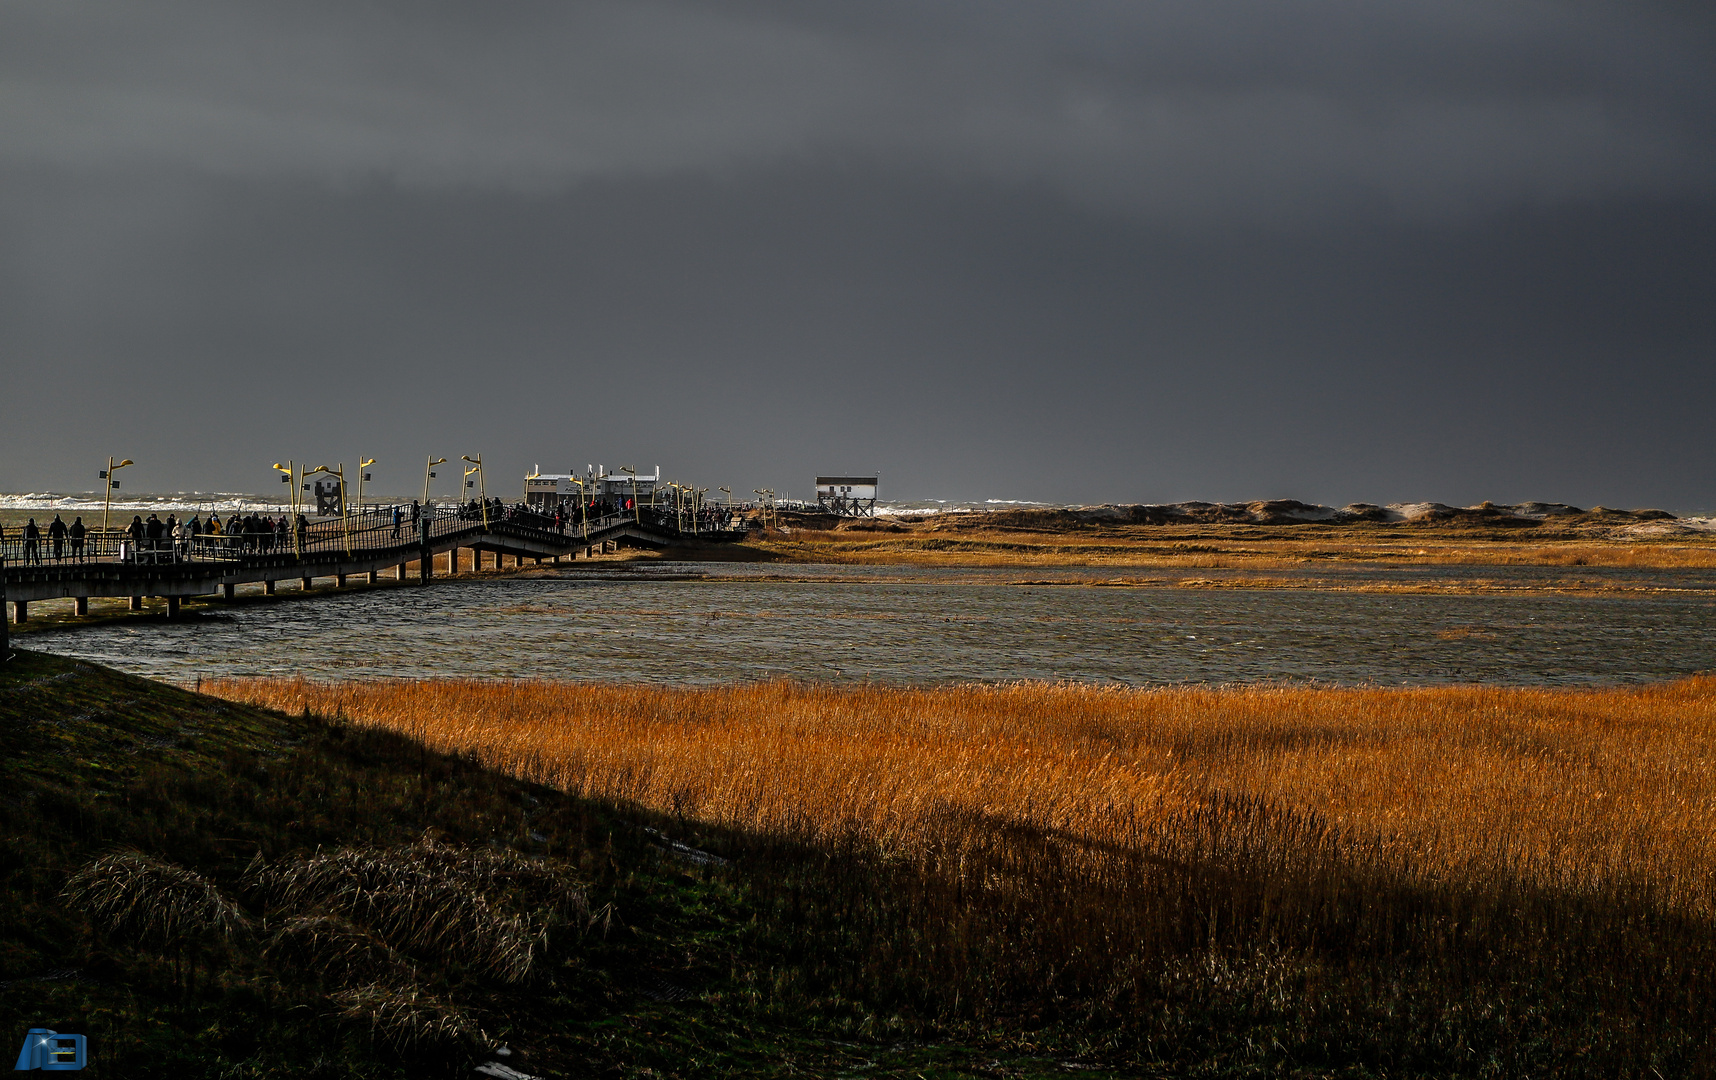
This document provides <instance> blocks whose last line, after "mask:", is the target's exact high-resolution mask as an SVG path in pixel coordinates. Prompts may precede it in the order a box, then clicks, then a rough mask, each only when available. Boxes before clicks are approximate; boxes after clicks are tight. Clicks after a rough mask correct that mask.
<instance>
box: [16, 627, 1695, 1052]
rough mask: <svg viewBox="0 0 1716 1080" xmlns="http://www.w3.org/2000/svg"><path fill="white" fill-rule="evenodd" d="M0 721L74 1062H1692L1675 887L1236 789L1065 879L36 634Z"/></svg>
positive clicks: (23, 998)
mask: <svg viewBox="0 0 1716 1080" xmlns="http://www.w3.org/2000/svg"><path fill="white" fill-rule="evenodd" d="M0 738H3V739H4V744H5V746H6V747H7V755H6V758H5V764H4V766H0V768H3V770H4V772H3V774H0V1034H3V1035H4V1036H5V1037H6V1038H7V1039H12V1040H14V1041H16V1040H18V1039H21V1038H22V1035H23V1032H24V1030H25V1029H26V1028H28V1027H49V1028H54V1029H55V1030H58V1031H62V1032H79V1033H82V1034H85V1035H87V1036H88V1037H89V1039H90V1042H91V1047H92V1051H93V1057H94V1058H95V1064H94V1066H93V1067H92V1068H91V1069H90V1070H89V1071H88V1072H87V1073H86V1074H85V1075H88V1076H92V1077H101V1076H109V1077H155V1076H161V1077H167V1076H172V1077H200V1076H209V1077H270V1076H279V1077H286V1076H293V1077H300V1076H325V1077H338V1076H363V1077H371V1076H373V1077H392V1076H465V1075H470V1072H471V1069H472V1068H473V1067H474V1066H476V1065H477V1064H479V1063H481V1062H485V1061H489V1060H492V1059H493V1054H494V1051H495V1049H496V1048H498V1047H499V1046H501V1045H503V1044H504V1045H505V1046H507V1047H509V1048H510V1049H512V1050H513V1051H514V1053H513V1054H511V1055H510V1056H507V1057H505V1058H503V1059H502V1060H504V1061H505V1062H506V1063H507V1064H509V1065H510V1066H511V1067H513V1068H516V1069H518V1070H519V1071H521V1072H524V1073H527V1074H532V1075H539V1076H563V1075H564V1076H603V1075H606V1076H616V1077H619V1076H627V1077H630V1076H684V1077H692V1076H698V1077H702V1076H723V1075H730V1076H771V1075H779V1076H786V1075H796V1076H804V1075H813V1076H903V1077H904V1076H922V1077H938V1076H940V1077H951V1076H987V1077H1015V1076H1049V1075H1055V1076H1068V1075H1074V1076H1076V1075H1141V1076H1211V1077H1230V1076H1231V1077H1238V1076H1266V1075H1267V1076H1279V1075H1289V1076H1353V1077H1359V1076H1375V1077H1382V1076H1390V1077H1400V1076H1421V1075H1422V1076H1430V1075H1434V1076H1523V1075H1529V1076H1557V1075H1564V1076H1620V1075H1631V1076H1650V1075H1653V1074H1655V1075H1660V1076H1663V1077H1674V1076H1691V1075H1708V1074H1710V1073H1711V1071H1712V1057H1711V1047H1712V1039H1711V1035H1710V1031H1711V1030H1712V1027H1713V1022H1716V995H1712V994H1711V990H1712V989H1713V988H1716V986H1713V984H1716V974H1713V972H1716V966H1713V961H1716V928H1712V926H1711V925H1710V923H1709V921H1708V919H1706V918H1703V917H1701V916H1698V915H1694V914H1688V913H1687V912H1686V911H1685V910H1681V909H1675V908H1673V907H1672V906H1667V907H1665V906H1664V905H1662V904H1660V903H1658V902H1657V899H1656V898H1655V897H1653V896H1652V894H1651V891H1650V888H1648V887H1646V886H1642V885H1641V886H1640V887H1639V888H1638V889H1637V890H1636V891H1633V892H1628V891H1627V890H1626V889H1625V887H1624V884H1625V883H1624V882H1623V883H1619V884H1617V883H1612V882H1611V883H1609V884H1605V885H1603V886H1602V887H1601V888H1593V889H1591V890H1589V891H1586V892H1584V893H1581V892H1580V891H1578V890H1576V889H1574V890H1556V891H1545V890H1541V889H1534V888H1525V887H1519V888H1516V889H1513V890H1511V891H1510V890H1508V889H1507V888H1505V887H1502V886H1500V885H1497V884H1496V883H1494V882H1491V883H1489V884H1487V885H1486V886H1485V887H1484V888H1483V889H1481V890H1471V891H1469V892H1461V891H1460V890H1458V889H1439V890H1427V889H1426V890H1420V891H1416V892H1415V891H1413V890H1412V889H1410V888H1408V887H1407V886H1405V885H1402V884H1401V883H1400V882H1399V881H1397V880H1366V879H1363V878H1362V877H1357V876H1342V875H1343V871H1342V870H1341V868H1340V865H1341V864H1340V862H1339V860H1337V859H1332V858H1326V857H1325V858H1317V859H1311V858H1304V859H1301V858H1299V856H1301V855H1307V854H1314V853H1316V852H1323V853H1324V854H1325V855H1326V854H1327V853H1328V852H1329V851H1330V850H1333V849H1332V847H1331V845H1333V844H1335V843H1336V841H1337V840H1338V837H1337V836H1336V835H1335V834H1334V833H1332V832H1331V831H1330V830H1329V829H1328V827H1327V825H1326V823H1322V822H1319V821H1317V820H1315V819H1314V818H1307V817H1298V818H1285V817H1280V816H1272V815H1271V813H1270V811H1269V808H1268V807H1266V806H1264V805H1261V804H1251V803H1248V802H1247V801H1246V800H1245V799H1243V798H1235V799H1232V800H1229V801H1227V802H1225V803H1220V804H1216V803H1212V804H1211V805H1210V807H1209V808H1208V809H1207V810H1206V811H1204V813H1206V814H1207V815H1208V817H1209V829H1210V830H1211V835H1215V834H1216V833H1219V834H1220V835H1221V836H1223V837H1225V840H1224V841H1223V845H1225V846H1221V847H1220V848H1219V850H1218V849H1217V848H1216V847H1210V848H1208V849H1206V850H1204V851H1203V852H1202V853H1200V852H1199V851H1197V850H1192V849H1187V850H1186V851H1185V852H1183V853H1182V855H1183V858H1182V859H1181V860H1180V861H1179V862H1178V863H1177V864H1176V865H1174V866H1169V867H1164V866H1161V865H1157V864H1153V863H1151V862H1150V861H1149V860H1148V859H1146V860H1144V861H1141V862H1139V863H1138V864H1137V865H1136V866H1135V867H1133V868H1132V870H1131V871H1130V872H1119V873H1116V874H1113V875H1112V876H1105V877H1104V878H1103V880H1104V881H1106V884H1104V885H1102V886H1101V889H1099V891H1101V892H1102V895H1100V896H1098V895H1093V893H1092V892H1091V886H1090V884H1089V882H1090V880H1091V879H1090V878H1089V877H1088V875H1086V876H1081V877H1079V878H1078V880H1079V881H1080V882H1082V884H1081V885H1080V887H1079V888H1078V890H1076V891H1074V890H1071V889H1069V888H1067V887H1066V885H1067V882H1069V881H1072V880H1073V879H1074V878H1073V876H1072V875H1070V874H1069V875H1067V876H1065V877H1060V876H1057V874H1056V873H1055V871H1054V870H1053V867H1054V864H1055V860H1058V859H1064V858H1066V857H1067V852H1068V851H1069V850H1071V849H1069V848H1068V846H1067V844H1066V843H1065V838H1064V837H1057V836H1055V835H1052V834H1051V833H1049V832H1048V831H1032V830H1021V829H1017V828H1005V829H1003V828H996V829H993V830H991V831H992V832H993V834H994V839H993V842H992V843H990V844H988V845H986V846H985V845H977V846H972V845H970V844H967V845H966V846H964V847H962V848H961V849H960V850H959V851H958V852H957V857H958V859H959V861H960V862H961V863H962V864H963V865H961V866H959V867H953V866H951V865H942V864H940V863H938V861H937V859H936V858H935V857H933V856H934V853H933V852H932V853H930V857H928V858H912V859H901V858H897V857H883V856H881V855H878V854H876V853H875V848H874V847H872V846H868V845H864V844H858V843H851V844H844V845H843V844H839V843H824V844H817V843H811V842H805V841H802V840H800V841H789V840H785V839H779V837H780V836H782V835H791V833H790V831H786V832H782V831H775V832H772V833H771V834H769V835H763V834H759V833H756V832H749V833H747V832H744V831H739V830H733V829H725V830H723V829H716V828H713V827H710V826H707V825H700V824H697V823H695V822H693V821H690V820H687V819H683V818H679V817H676V816H675V815H673V814H664V813H652V812H648V811H646V810H643V809H641V808H639V807H638V806H635V805H631V804H622V803H613V802H603V801H598V800H580V799H575V798H572V797H570V796H567V795H564V794H562V793H560V792H558V791H556V790H554V789H552V788H550V787H546V786H542V785H537V784H532V783H528V782H525V781H522V780H519V779H515V778H513V777H510V776H507V775H503V774H501V773H499V772H495V771H491V770H489V769H486V768H484V767H482V766H480V765H478V764H477V763H476V762H475V761H474V760H473V759H471V758H467V757H460V756H456V755H447V754H442V753H436V752H432V751H429V750H427V749H425V748H424V747H423V746H422V745H421V744H420V743H417V742H414V741H412V740H410V739H408V738H406V737H404V736H402V735H399V734H396V733H392V732H389V731H386V730H381V729H377V728H374V727H364V726H357V725H354V724H348V723H345V722H343V721H339V720H327V719H323V718H319V717H317V716H315V715H289V714H286V713H281V712H273V711H268V710H263V709H259V708H254V707H251V706H247V705H243V704H239V703H235V702H231V701H226V700H219V699H215V698H211V697H205V696H202V695H199V694H194V693H190V692H186V691H182V690H178V689H174V688H172V687H167V686H164V685H161V684H157V683H152V682H148V681H144V680H139V679H134V678H130V677H127V676H122V675H119V674H117V673H114V672H112V671H109V670H106V669H102V668H99V667H96V666H93V665H89V664H84V663H80V662H77V661H70V660H65V659H61V658H54V657H48V656H43V655H40V654H29V653H21V654H19V656H18V658H17V659H16V660H14V661H13V662H11V663H9V664H6V665H4V666H0ZM1688 767H1696V768H1708V767H1709V763H1708V762H1707V761H1701V762H1688ZM969 824H971V825H972V826H973V828H971V829H966V830H964V833H965V834H966V835H973V834H980V833H981V832H982V829H981V826H982V824H983V823H982V822H981V821H977V822H972V823H969ZM1247 836H1249V837H1250V842H1249V846H1248V844H1247V842H1246V837H1247ZM1128 858H1130V856H1128ZM1159 861H1160V860H1158V863H1159ZM978 864H981V866H982V867H984V868H985V870H984V872H983V873H980V874H975V875H974V874H973V873H971V872H970V870H971V866H972V865H978ZM1113 865H1114V866H1120V865H1121V864H1120V863H1114V864H1113ZM1020 866H1028V867H1030V868H1032V870H1031V878H1032V879H1033V880H1034V881H1035V885H1034V886H1033V887H1030V888H1020V887H1018V882H1019V880H1020V877H1019V875H1018V873H1017V870H1018V868H1019V867H1020ZM1307 867H1310V868H1313V869H1314V872H1315V873H1316V874H1317V875H1320V880H1318V881H1315V882H1312V881H1308V880H1305V876H1306V874H1307V873H1308V872H1311V871H1308V870H1307V869H1306V868H1307ZM1705 872H1706V873H1708V870H1706V871H1705ZM1648 878H1649V875H1648V874H1647V873H1645V872H1644V870H1643V869H1642V868H1641V874H1640V880H1641V881H1644V880H1647V879H1648ZM984 880H990V881H994V882H996V883H1000V884H997V885H996V887H993V888H988V889H986V888H984V887H983V886H982V885H981V882H983V881H984ZM973 882H977V883H978V884H977V885H973ZM1390 892H1392V893H1393V894H1398V895H1390V896H1389V897H1388V902H1386V903H1380V904H1379V903H1375V902H1372V900H1371V898H1373V897H1375V896H1376V895H1378V894H1379V893H1390ZM1671 910H1678V913H1676V914H1670V911H1671ZM1379 912H1386V913H1389V916H1388V917H1389V919H1390V920H1391V921H1389V922H1388V923H1387V924H1383V923H1381V922H1379V921H1378V916H1377V913H1379Z"/></svg>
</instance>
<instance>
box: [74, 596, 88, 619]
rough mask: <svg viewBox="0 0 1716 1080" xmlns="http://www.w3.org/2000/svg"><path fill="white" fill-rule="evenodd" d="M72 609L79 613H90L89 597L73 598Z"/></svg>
mask: <svg viewBox="0 0 1716 1080" xmlns="http://www.w3.org/2000/svg"><path fill="white" fill-rule="evenodd" d="M72 610H73V611H75V612H77V613H78V614H79V615H88V614H89V597H87V596H80V597H78V598H77V599H75V600H73V601H72Z"/></svg>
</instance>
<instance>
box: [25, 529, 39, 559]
mask: <svg viewBox="0 0 1716 1080" xmlns="http://www.w3.org/2000/svg"><path fill="white" fill-rule="evenodd" d="M41 561H42V530H41V529H39V528H37V527H36V519H35V518H31V519H30V523H29V524H28V525H25V526H24V562H25V563H39V562H41Z"/></svg>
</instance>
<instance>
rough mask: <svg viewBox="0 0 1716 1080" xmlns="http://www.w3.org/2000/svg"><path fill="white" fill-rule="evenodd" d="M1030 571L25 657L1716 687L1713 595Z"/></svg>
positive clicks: (746, 588) (732, 589) (367, 598)
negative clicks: (1458, 591) (1691, 683)
mask: <svg viewBox="0 0 1716 1080" xmlns="http://www.w3.org/2000/svg"><path fill="white" fill-rule="evenodd" d="M1529 570H1530V568H1522V571H1521V572H1522V573H1529ZM1617 573H1619V571H1617ZM1021 576H1022V575H1021V573H1020V572H1019V571H1017V570H1006V569H1003V570H994V571H985V570H971V569H960V570H957V571H944V570H938V569H920V568H912V567H896V566H890V567H854V566H839V567H833V566H829V567H814V566H791V567H780V566H746V565H739V566H734V565H722V566H718V567H712V566H710V565H709V564H663V563H654V564H647V565H644V566H641V567H640V566H632V567H602V566H594V567H589V568H586V567H582V566H577V567H573V568H570V569H560V570H548V569H547V568H546V567H545V568H542V569H541V570H539V571H532V572H530V573H529V574H527V575H522V576H512V577H496V578H487V579H470V580H461V581H450V582H438V583H436V584H433V585H431V586H428V587H416V586H405V587H399V588H385V589H375V590H368V591H358V592H350V593H346V594H344V595H339V596H331V597H321V598H314V597H312V598H307V599H304V600H296V599H291V598H289V596H288V597H287V598H285V599H282V600H279V601H277V602H272V603H241V604H238V605H236V606H235V607H234V608H232V609H231V610H230V613H228V614H224V615H222V616H220V617H218V618H204V619H200V620H195V621H189V622H186V623H183V624H178V625H174V624H166V623H160V622H139V623H133V624H120V625H114V626H107V627H92V628H85V629H79V630H76V631H69V632H50V633H33V634H31V635H29V639H28V645H29V647H31V648H43V649H49V650H52V651H56V652H63V653H69V654H75V655H79V656H83V657H87V658H89V659H92V660H98V661H102V662H105V663H110V664H113V665H114V666H116V667H119V668H122V669H125V670H129V671H134V672H138V673H140V674H146V675H152V676H158V677H164V678H169V679H175V680H186V681H189V680H194V679H196V678H199V677H206V676H215V675H288V674H304V675H308V676H312V677H316V678H345V677H376V676H471V677H493V678H530V677H552V678H557V679H595V680H609V681H614V680H617V681H647V682H689V683H711V682H725V681H731V680H743V679H761V678H770V677H775V676H792V677H798V678H805V679H826V680H836V681H862V680H872V679H873V680H880V681H886V682H900V683H935V682H947V681H967V680H978V681H999V680H1011V679H1046V680H1062V679H1065V680H1078V681H1089V682H1117V683H1126V684H1131V685H1148V684H1155V683H1174V682H1249V681H1258V680H1270V679H1316V680H1326V681H1332V682H1340V683H1364V682H1377V683H1390V684H1392V683H1439V682H1460V681H1481V682H1494V683H1518V684H1590V683H1615V682H1634V681H1642V680H1653V679H1663V678H1670V677H1675V676H1680V675H1685V674H1690V673H1693V672H1696V671H1701V670H1709V669H1712V668H1716V601H1712V600H1711V598H1710V597H1709V595H1708V594H1707V593H1706V594H1703V595H1689V596H1685V597H1677V596H1675V595H1673V594H1664V595H1646V596H1640V597H1613V596H1607V597H1605V596H1596V595H1553V594H1538V595H1530V594H1528V595H1516V596H1494V595H1417V594H1386V593H1385V594H1378V593H1363V592H1340V591H1326V592H1317V591H1307V590H1296V589H1276V590H1271V589H1255V590H1254V589H1232V588H1225V589H1207V590H1206V589H1170V588H1145V589H1119V588H1092V587H1086V586H1067V585H1042V584H1019V583H1017V582H1018V580H1019V579H1020V577H1021Z"/></svg>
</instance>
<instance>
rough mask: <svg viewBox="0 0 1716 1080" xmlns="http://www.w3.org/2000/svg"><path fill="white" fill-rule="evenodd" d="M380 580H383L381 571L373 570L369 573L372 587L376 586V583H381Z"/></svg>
mask: <svg viewBox="0 0 1716 1080" xmlns="http://www.w3.org/2000/svg"><path fill="white" fill-rule="evenodd" d="M380 580H381V573H380V571H377V570H371V571H370V572H369V583H370V584H371V585H374V584H375V583H376V582H377V581H380Z"/></svg>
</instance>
